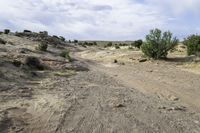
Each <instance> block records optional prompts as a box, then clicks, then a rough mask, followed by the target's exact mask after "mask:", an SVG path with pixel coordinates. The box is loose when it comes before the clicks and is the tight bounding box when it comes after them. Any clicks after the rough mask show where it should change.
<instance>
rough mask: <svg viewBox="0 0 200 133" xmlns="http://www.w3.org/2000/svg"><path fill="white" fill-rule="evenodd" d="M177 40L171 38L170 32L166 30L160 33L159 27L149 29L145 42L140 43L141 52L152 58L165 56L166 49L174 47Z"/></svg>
mask: <svg viewBox="0 0 200 133" xmlns="http://www.w3.org/2000/svg"><path fill="white" fill-rule="evenodd" d="M177 43H178V40H177V39H176V38H172V33H171V32H169V31H167V32H164V33H163V34H162V31H161V30H159V29H154V30H150V34H149V35H147V36H146V42H145V43H143V44H142V46H141V48H142V52H143V53H144V54H145V55H146V56H148V57H150V58H153V59H161V58H166V57H167V54H168V51H170V50H172V49H174V47H175V46H176V45H177Z"/></svg>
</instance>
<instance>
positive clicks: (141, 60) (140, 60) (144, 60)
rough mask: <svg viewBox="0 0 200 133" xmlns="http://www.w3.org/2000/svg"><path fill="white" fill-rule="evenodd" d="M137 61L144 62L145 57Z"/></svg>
mask: <svg viewBox="0 0 200 133" xmlns="http://www.w3.org/2000/svg"><path fill="white" fill-rule="evenodd" d="M138 61H139V62H146V61H147V59H139V60H138Z"/></svg>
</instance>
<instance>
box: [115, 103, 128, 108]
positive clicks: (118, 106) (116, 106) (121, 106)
mask: <svg viewBox="0 0 200 133" xmlns="http://www.w3.org/2000/svg"><path fill="white" fill-rule="evenodd" d="M123 107H126V106H125V105H124V104H121V103H120V104H117V105H115V108H123Z"/></svg>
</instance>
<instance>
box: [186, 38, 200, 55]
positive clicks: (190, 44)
mask: <svg viewBox="0 0 200 133" xmlns="http://www.w3.org/2000/svg"><path fill="white" fill-rule="evenodd" d="M183 43H184V44H185V45H186V46H187V54H188V55H199V53H200V35H191V36H189V37H187V38H186V39H184V42H183Z"/></svg>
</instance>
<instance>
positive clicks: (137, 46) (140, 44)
mask: <svg viewBox="0 0 200 133" xmlns="http://www.w3.org/2000/svg"><path fill="white" fill-rule="evenodd" d="M142 43H143V41H142V40H137V41H134V42H133V43H131V45H132V46H133V47H136V48H139V49H140V47H141V46H142Z"/></svg>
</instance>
